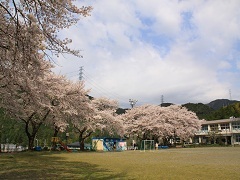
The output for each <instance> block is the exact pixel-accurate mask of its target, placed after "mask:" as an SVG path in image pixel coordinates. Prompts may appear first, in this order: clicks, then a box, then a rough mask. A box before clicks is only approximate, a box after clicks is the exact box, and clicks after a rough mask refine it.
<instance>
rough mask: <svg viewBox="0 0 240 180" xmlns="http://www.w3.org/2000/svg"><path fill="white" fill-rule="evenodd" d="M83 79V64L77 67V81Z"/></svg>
mask: <svg viewBox="0 0 240 180" xmlns="http://www.w3.org/2000/svg"><path fill="white" fill-rule="evenodd" d="M82 80H83V66H81V67H80V69H79V81H82Z"/></svg>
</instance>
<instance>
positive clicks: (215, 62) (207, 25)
mask: <svg viewBox="0 0 240 180" xmlns="http://www.w3.org/2000/svg"><path fill="white" fill-rule="evenodd" d="M239 5H240V1H237V0H235V1H234V0H230V1H221V2H220V1H217V0H215V1H191V2H190V1H177V0H176V1H168V0H161V1H157V0H149V1H143V0H139V1H135V2H130V1H127V0H125V1H120V0H117V1H106V0H102V1H92V6H93V8H94V10H93V12H92V16H91V17H87V18H84V19H82V20H81V21H80V23H79V24H78V25H77V26H74V27H72V28H70V29H68V30H65V31H63V32H62V33H63V34H64V35H65V36H68V37H69V38H72V39H73V44H72V47H74V48H77V49H82V50H83V51H82V54H83V56H84V58H83V59H80V60H77V59H76V58H74V57H69V56H67V59H64V58H62V57H61V58H59V59H58V60H57V63H58V64H60V65H61V66H58V67H57V68H56V69H55V71H56V72H59V71H61V73H63V74H67V73H69V72H76V74H75V76H73V75H70V74H67V76H68V77H71V78H72V79H77V76H78V69H79V67H80V66H84V71H85V76H86V77H85V80H86V86H87V87H89V88H92V95H93V96H102V95H104V96H109V97H110V98H117V99H119V101H120V103H121V104H122V105H124V104H125V105H126V104H128V102H127V101H128V99H129V98H136V99H138V100H139V101H138V104H143V103H154V104H160V102H161V95H164V97H165V98H164V99H165V102H172V103H178V104H182V103H187V102H203V103H208V102H210V101H211V100H214V99H217V98H228V90H229V89H232V92H235V93H236V94H235V95H234V97H236V99H239V96H240V93H239V88H240V87H239V86H238V85H236V83H237V84H239V80H238V79H237V78H234V76H235V75H237V73H236V72H234V73H231V71H232V70H233V69H232V68H233V67H234V65H233V63H236V62H235V61H236V57H235V56H236V54H237V53H234V52H235V51H236V49H233V47H234V43H236V41H239V39H240V32H239V28H240V18H239V17H240V11H238V7H239ZM185 12H189V13H190V14H189V15H190V16H189V17H187V18H188V19H184V16H183V13H185ZM186 20H187V21H188V22H186ZM184 23H185V24H186V27H184V28H183V24H184ZM187 23H189V24H187ZM188 25H189V26H190V27H187V26H188ZM149 38H151V39H149ZM230 56H231V58H228V57H230ZM239 67H240V65H239V63H238V68H239ZM223 70H224V71H223ZM73 74H74V73H73ZM233 79H234V80H233Z"/></svg>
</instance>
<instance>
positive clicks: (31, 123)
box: [22, 110, 50, 150]
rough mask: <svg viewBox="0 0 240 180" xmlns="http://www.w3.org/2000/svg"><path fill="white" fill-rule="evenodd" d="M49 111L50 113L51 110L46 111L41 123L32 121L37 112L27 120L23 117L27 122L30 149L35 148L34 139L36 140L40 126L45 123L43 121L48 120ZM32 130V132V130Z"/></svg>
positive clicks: (26, 128)
mask: <svg viewBox="0 0 240 180" xmlns="http://www.w3.org/2000/svg"><path fill="white" fill-rule="evenodd" d="M49 113H50V110H48V111H47V112H46V114H45V116H44V117H43V118H42V119H41V121H40V122H39V123H36V122H34V121H32V120H33V118H34V115H35V114H36V113H35V112H34V113H32V114H31V116H29V117H28V119H27V120H24V119H22V120H23V121H24V123H25V132H26V134H27V137H28V150H34V140H35V137H36V134H37V132H38V130H39V128H40V127H41V125H42V124H43V122H44V121H45V120H46V118H47V116H48V115H49ZM31 130H32V132H30V131H31Z"/></svg>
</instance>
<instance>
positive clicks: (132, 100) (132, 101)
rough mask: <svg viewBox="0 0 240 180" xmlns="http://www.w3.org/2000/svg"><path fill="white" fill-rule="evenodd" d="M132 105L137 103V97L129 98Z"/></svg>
mask: <svg viewBox="0 0 240 180" xmlns="http://www.w3.org/2000/svg"><path fill="white" fill-rule="evenodd" d="M129 102H130V105H131V107H132V108H133V107H134V106H135V104H136V103H137V100H135V99H129Z"/></svg>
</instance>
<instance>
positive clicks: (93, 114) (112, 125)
mask: <svg viewBox="0 0 240 180" xmlns="http://www.w3.org/2000/svg"><path fill="white" fill-rule="evenodd" d="M117 107H118V103H117V102H116V101H114V100H110V99H107V98H96V99H93V100H91V102H90V104H89V106H85V107H84V108H85V109H83V110H80V112H85V113H84V114H79V115H76V116H75V117H74V118H73V119H72V120H73V121H72V122H73V125H74V128H75V130H76V132H77V133H78V134H79V144H80V150H81V151H83V150H84V141H85V139H86V138H88V137H89V136H90V135H91V134H92V133H93V132H94V131H96V130H97V129H98V130H106V131H108V132H109V133H110V134H111V133H119V134H122V133H123V126H122V123H121V121H119V120H117V119H116V118H115V117H116V113H115V111H116V109H117Z"/></svg>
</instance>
